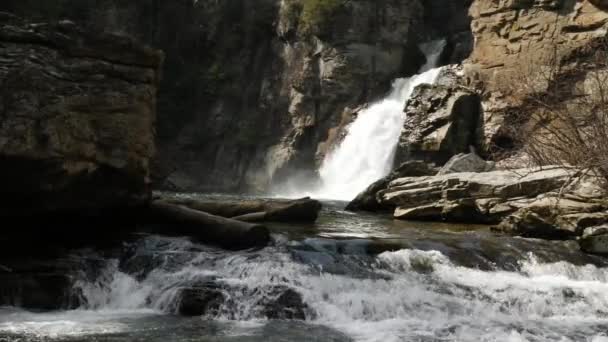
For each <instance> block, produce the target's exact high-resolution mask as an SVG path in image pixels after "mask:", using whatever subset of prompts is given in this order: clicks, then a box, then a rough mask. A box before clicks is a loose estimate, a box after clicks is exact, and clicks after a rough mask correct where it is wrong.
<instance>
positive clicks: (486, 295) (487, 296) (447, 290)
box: [0, 240, 608, 342]
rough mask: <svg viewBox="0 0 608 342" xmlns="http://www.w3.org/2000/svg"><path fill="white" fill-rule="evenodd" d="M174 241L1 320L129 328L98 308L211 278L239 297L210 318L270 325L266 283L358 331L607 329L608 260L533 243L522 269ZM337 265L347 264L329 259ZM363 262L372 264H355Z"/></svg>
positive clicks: (355, 334)
mask: <svg viewBox="0 0 608 342" xmlns="http://www.w3.org/2000/svg"><path fill="white" fill-rule="evenodd" d="M311 247H312V246H311ZM175 248H176V249H178V250H181V251H182V252H183V253H182V254H179V253H177V252H178V251H176V252H175V253H172V254H171V255H173V256H176V255H179V260H180V263H179V264H173V263H171V262H170V261H169V260H168V261H167V262H166V263H161V264H160V266H159V267H157V268H156V269H154V270H153V271H151V272H150V273H149V274H148V275H147V276H145V277H143V278H142V279H141V280H138V279H137V278H134V277H131V276H129V275H127V274H125V273H123V272H122V271H121V270H120V268H119V267H118V264H117V263H116V261H114V260H111V261H109V262H108V267H107V269H106V270H105V271H104V272H102V273H103V274H102V275H101V276H100V277H99V279H96V280H95V281H92V282H91V283H90V284H87V283H86V281H85V280H83V281H82V283H80V284H79V285H78V286H79V288H80V289H81V290H83V289H84V291H82V292H83V295H84V296H85V297H86V299H87V302H88V303H89V304H88V305H87V306H86V307H83V308H82V309H80V310H79V311H75V312H73V313H70V312H68V313H61V314H58V316H56V319H54V320H53V319H52V315H51V316H45V317H38V318H35V317H33V318H30V317H26V318H25V319H19V318H18V317H15V319H11V318H10V317H9V319H5V321H4V322H0V331H9V332H11V331H12V332H20V331H36V333H37V334H50V335H53V334H54V335H57V334H61V333H66V332H67V331H69V329H71V328H72V327H74V326H77V325H78V326H80V328H78V329H80V332H79V333H82V334H86V333H87V332H90V331H96V332H103V331H109V332H112V331H123V330H125V329H126V328H125V327H124V326H121V325H120V324H114V323H107V322H103V319H102V318H103V317H107V316H105V315H106V314H110V313H117V314H118V313H120V312H134V313H139V314H144V313H147V314H153V313H158V312H159V310H160V311H162V312H166V313H172V312H174V311H172V310H174V309H175V302H176V301H177V300H179V298H178V297H177V292H176V289H177V288H179V287H180V286H184V285H185V284H186V285H187V284H190V283H192V282H196V281H198V280H205V279H206V280H209V279H213V281H214V282H216V283H218V284H225V285H226V288H225V290H226V295H227V296H228V297H229V301H230V303H231V304H230V305H229V306H226V307H222V308H220V310H219V314H217V315H215V316H211V317H209V318H212V319H215V320H220V321H235V322H242V324H240V325H239V326H241V325H242V326H244V327H245V326H251V327H260V326H261V325H264V324H266V323H265V322H267V321H266V319H265V316H264V314H263V312H261V311H260V310H259V307H258V305H259V303H260V300H261V299H262V298H264V297H266V296H272V295H273V294H272V293H271V292H269V291H266V290H264V289H266V288H269V287H272V286H283V287H285V288H291V289H293V290H295V291H296V292H297V293H299V294H300V295H301V296H302V300H303V302H304V303H305V304H306V305H307V306H308V308H309V309H310V310H311V312H312V313H313V315H311V316H310V317H309V323H312V324H317V325H323V326H328V327H331V328H333V329H336V330H338V331H341V332H343V333H344V334H346V335H348V336H350V337H351V338H353V339H354V340H356V341H361V342H372V341H378V342H379V341H389V342H392V341H395V342H396V341H438V340H441V341H462V342H468V341H471V342H473V341H531V342H532V341H534V342H537V341H560V342H564V341H565V342H568V341H589V342H603V341H605V340H606V337H605V336H604V335H602V334H603V332H605V331H607V329H608V282H607V280H608V269H603V268H599V267H596V266H593V265H583V266H576V265H573V264H570V263H567V262H556V263H542V262H539V261H538V260H537V259H536V258H535V256H534V255H533V254H530V255H529V257H528V258H526V259H525V260H522V261H521V265H520V268H519V269H518V270H517V271H505V270H501V269H495V270H491V271H487V270H486V271H482V270H479V269H475V268H468V267H463V266H459V265H456V264H454V263H453V262H452V261H451V260H450V259H449V258H448V257H447V256H446V255H444V254H443V253H441V252H439V251H435V250H428V251H424V250H416V249H404V250H398V251H394V252H384V253H382V254H379V255H377V256H375V257H373V256H367V257H358V256H356V255H348V256H347V257H348V258H350V259H348V260H349V261H348V260H346V261H345V259H337V258H338V257H339V255H337V254H333V253H331V252H325V251H323V250H321V249H318V250H315V251H308V250H306V249H305V250H303V251H302V252H301V253H300V254H294V251H293V250H290V249H289V248H287V249H285V248H281V247H276V246H275V247H267V248H266V249H265V250H261V251H257V252H256V251H252V252H240V253H229V252H224V253H213V252H208V251H195V252H191V253H190V252H185V251H189V250H191V249H192V245H191V244H190V243H189V242H187V241H185V240H184V243H183V245H182V246H181V247H179V246H176V247H175ZM184 253H186V254H184ZM188 253H190V254H188ZM186 256H187V257H188V258H187V260H185V262H184V259H185V258H186ZM161 259H162V258H161ZM345 262H348V263H351V264H352V265H350V266H349V265H347V264H345ZM333 264H335V265H341V266H343V267H345V268H343V269H336V268H335V267H333V268H332V267H325V266H324V265H327V266H331V265H333ZM351 266H354V267H355V268H353V269H350V268H349V267H351ZM330 268H331V270H330ZM357 268H359V269H361V268H362V269H365V270H366V271H365V272H363V273H359V272H356V271H353V270H356V269H357ZM230 288H234V289H236V290H235V291H231V290H230ZM274 295H276V294H274ZM235 303H236V305H235ZM226 305H228V304H226ZM83 309H87V310H85V311H83ZM145 310H148V311H145ZM83 312H85V314H83ZM87 315H89V316H88V317H89V318H87ZM96 315H97V316H96ZM31 321H34V323H28V322H31ZM74 322H76V323H77V324H76V323H74ZM81 323H82V325H80V324H81ZM237 330H238V329H237ZM238 331H241V332H238ZM238 331H237V332H235V333H236V334H240V333H243V334H246V333H247V332H246V331H247V329H245V330H242V329H241V330H238Z"/></svg>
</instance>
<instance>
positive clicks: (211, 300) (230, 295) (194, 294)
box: [177, 282, 307, 320]
mask: <svg viewBox="0 0 608 342" xmlns="http://www.w3.org/2000/svg"><path fill="white" fill-rule="evenodd" d="M236 293H239V295H244V296H246V299H247V300H251V299H252V298H253V300H252V305H253V307H252V309H253V311H252V312H251V314H252V315H253V317H251V318H258V317H259V316H263V317H265V318H268V319H295V320H304V319H306V312H307V306H306V304H304V302H303V300H302V296H301V295H300V294H299V293H297V292H296V291H295V290H293V289H291V288H289V287H286V286H271V287H269V288H262V287H261V288H254V289H249V288H241V287H232V286H230V285H227V284H220V283H215V282H208V283H204V284H200V285H195V286H191V287H185V288H182V289H180V290H179V292H178V298H179V301H178V305H177V312H178V313H179V314H181V315H184V316H211V317H213V316H217V315H219V314H226V315H234V314H237V313H238V311H239V308H238V306H239V303H237V302H235V301H239V300H242V299H239V296H237V295H235V294H236ZM256 298H257V301H256V300H255V299H256ZM241 318H242V317H241Z"/></svg>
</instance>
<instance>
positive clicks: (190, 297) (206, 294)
mask: <svg viewBox="0 0 608 342" xmlns="http://www.w3.org/2000/svg"><path fill="white" fill-rule="evenodd" d="M178 297H179V303H178V305H177V312H178V313H179V314H180V315H183V316H205V315H209V316H215V315H217V314H218V313H219V310H220V307H221V305H222V304H223V303H224V301H226V297H225V295H224V292H223V291H222V289H221V287H219V286H218V285H216V284H214V283H208V284H205V285H202V286H196V287H187V288H182V289H180V290H179V293H178Z"/></svg>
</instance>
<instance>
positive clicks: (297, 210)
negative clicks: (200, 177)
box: [162, 197, 322, 222]
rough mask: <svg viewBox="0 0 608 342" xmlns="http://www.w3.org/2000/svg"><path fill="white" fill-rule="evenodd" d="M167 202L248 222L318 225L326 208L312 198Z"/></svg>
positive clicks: (172, 200)
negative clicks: (321, 213)
mask: <svg viewBox="0 0 608 342" xmlns="http://www.w3.org/2000/svg"><path fill="white" fill-rule="evenodd" d="M162 200H163V201H165V202H167V203H171V204H174V205H181V206H185V207H188V208H191V209H194V210H199V211H204V212H206V213H209V214H212V215H217V216H222V217H226V218H232V219H234V220H240V221H247V222H314V221H316V220H317V217H318V216H319V212H320V211H321V208H322V205H321V202H319V201H317V200H313V199H310V198H309V197H306V198H301V199H297V200H268V199H258V200H226V199H219V200H215V199H214V200H208V199H182V198H170V197H164V198H162Z"/></svg>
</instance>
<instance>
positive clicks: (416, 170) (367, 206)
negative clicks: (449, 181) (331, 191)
mask: <svg viewBox="0 0 608 342" xmlns="http://www.w3.org/2000/svg"><path fill="white" fill-rule="evenodd" d="M436 173H437V171H436V170H435V169H434V168H433V167H432V166H431V165H429V164H427V163H425V162H423V161H421V160H411V161H407V162H405V163H402V164H401V165H400V166H399V167H398V168H396V169H395V170H394V171H393V172H391V173H390V174H389V175H388V176H386V177H384V178H382V179H379V180H377V181H375V182H374V183H372V184H371V185H370V186H368V187H367V189H365V190H364V191H363V192H361V193H360V194H359V195H357V197H355V199H354V200H352V201H351V202H350V203H348V205H347V206H346V210H351V211H361V210H365V211H382V210H393V209H394V207H391V206H389V207H386V206H382V205H381V204H380V203H379V202H378V199H377V197H376V194H377V193H378V192H380V191H381V190H385V189H386V188H387V187H388V185H389V183H390V182H392V181H393V180H395V179H397V178H401V177H422V176H431V175H434V174H436Z"/></svg>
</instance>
